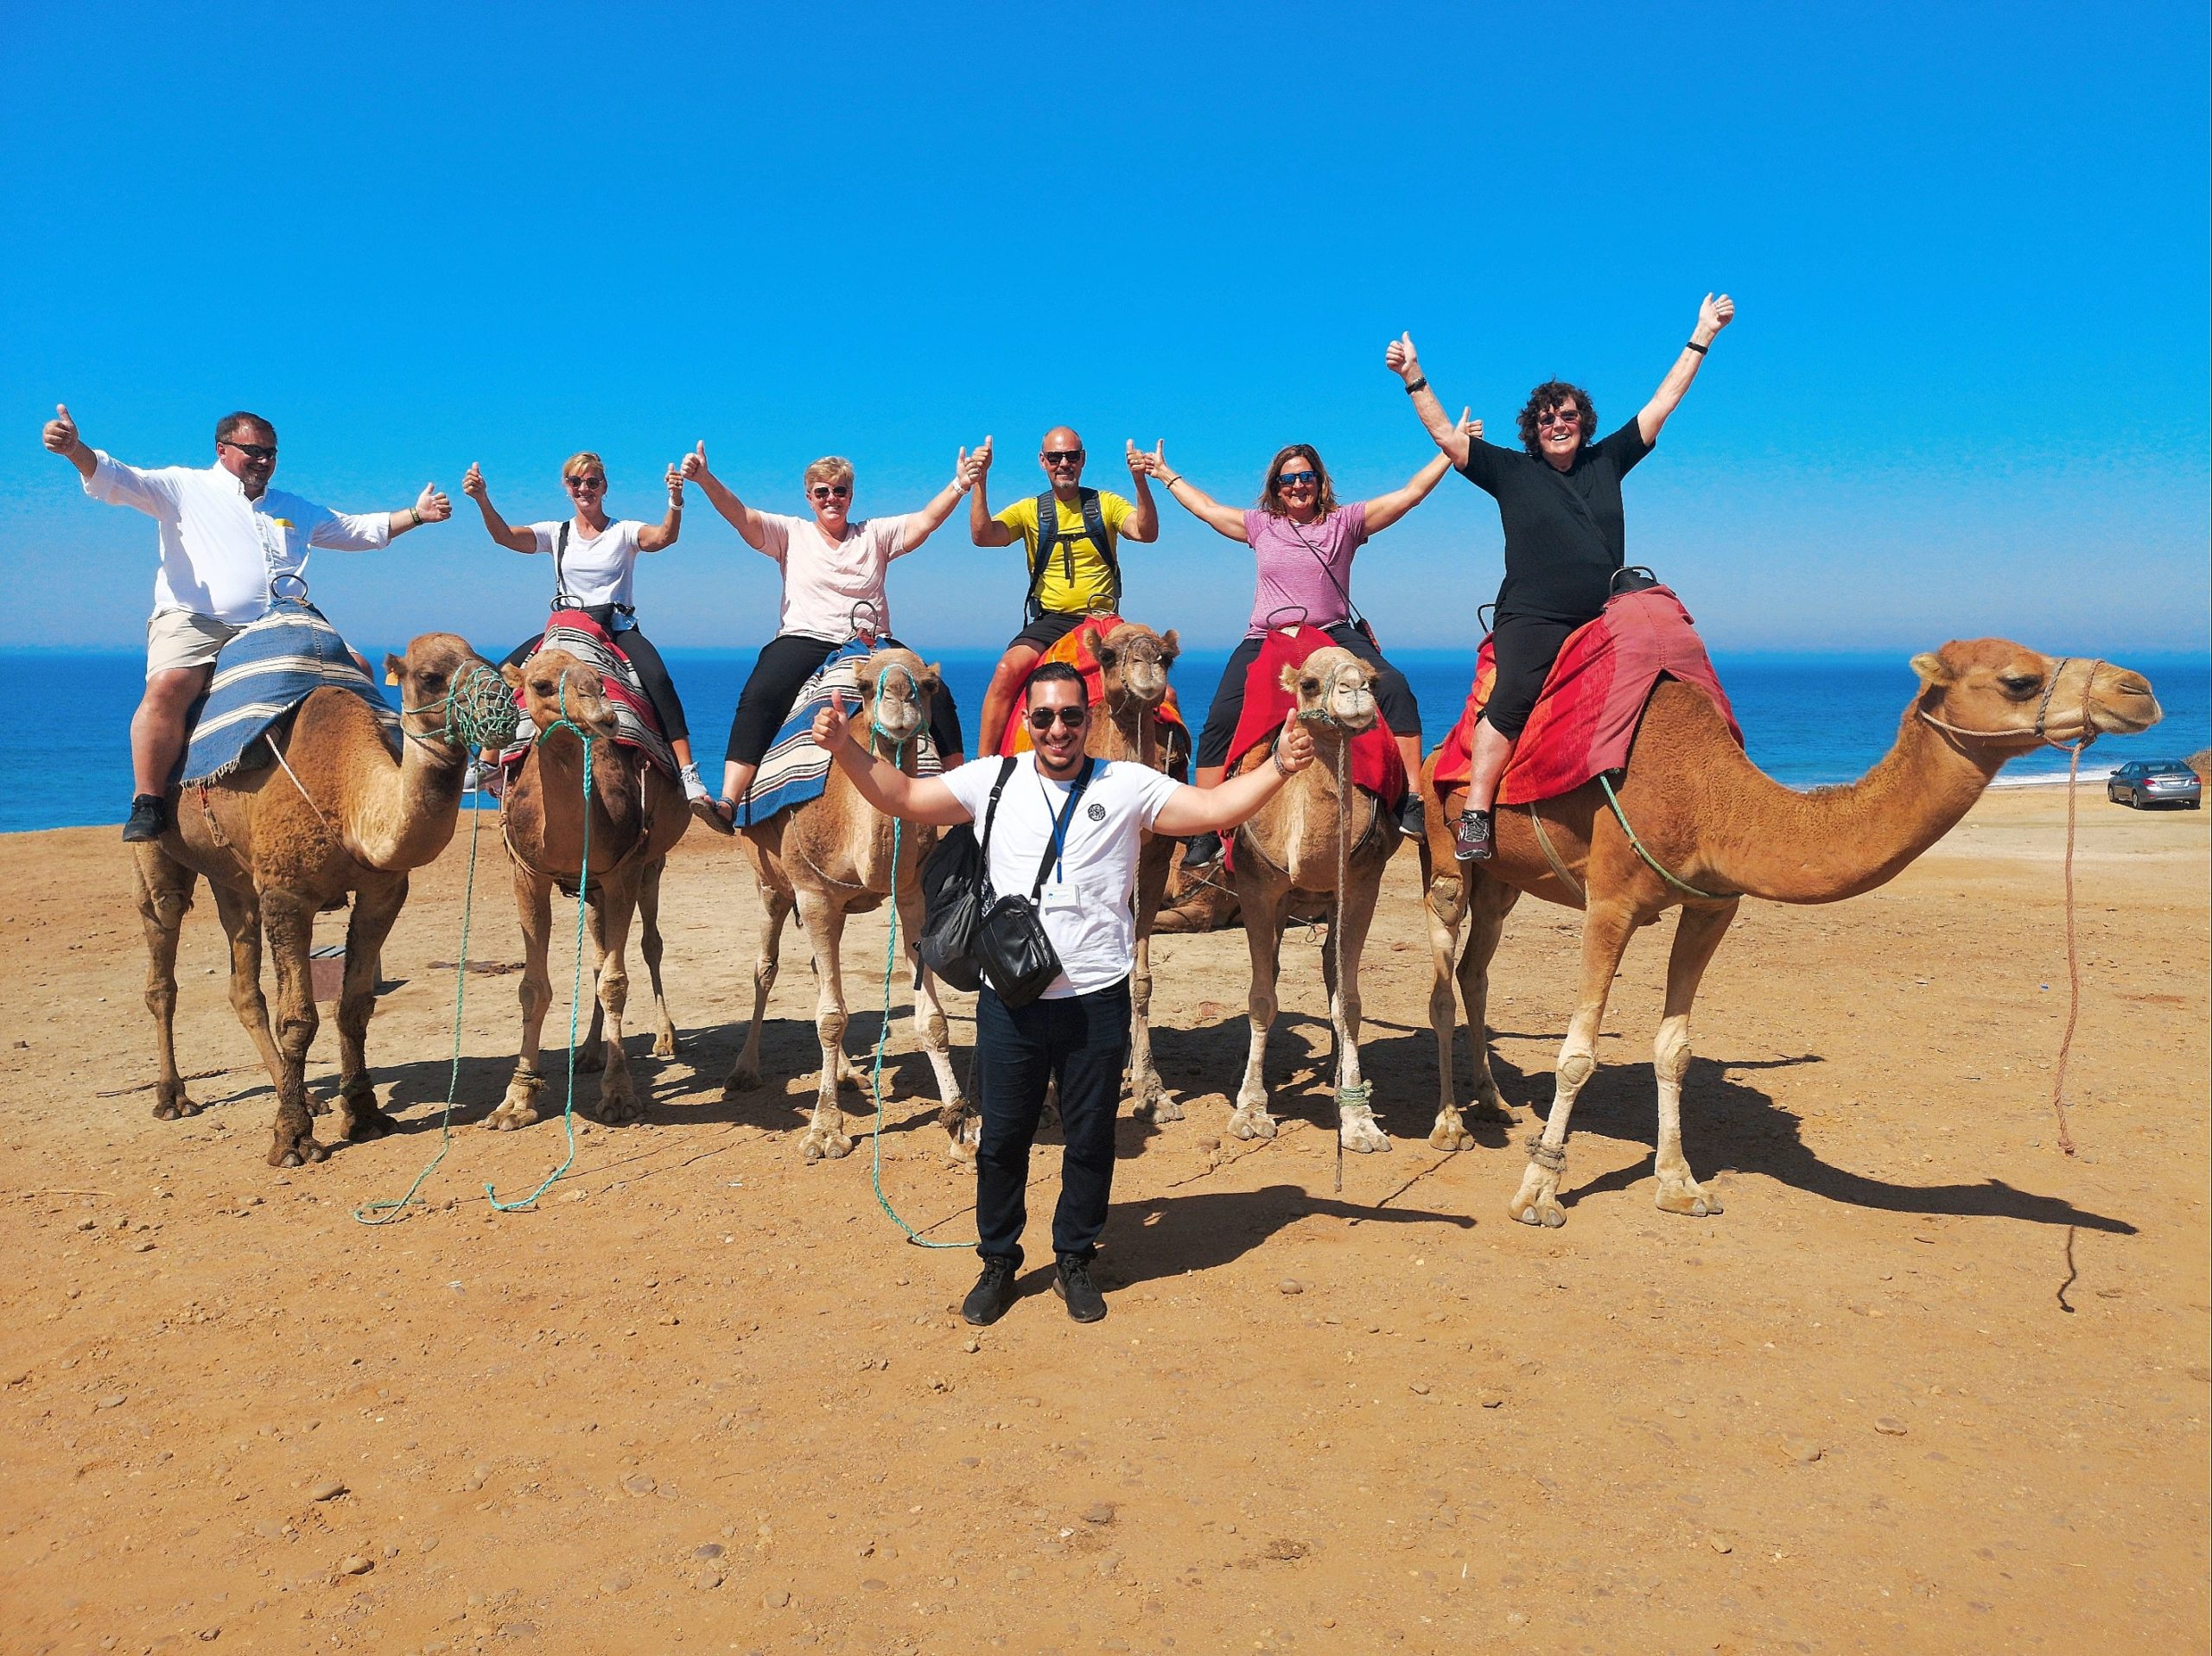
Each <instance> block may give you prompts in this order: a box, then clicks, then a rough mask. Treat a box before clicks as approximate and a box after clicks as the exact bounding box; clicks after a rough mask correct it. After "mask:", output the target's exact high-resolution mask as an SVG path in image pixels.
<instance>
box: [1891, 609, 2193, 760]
mask: <svg viewBox="0 0 2212 1656" xmlns="http://www.w3.org/2000/svg"><path fill="white" fill-rule="evenodd" d="M1912 670H1913V671H1914V672H1916V673H1917V674H1918V675H1919V676H1920V695H1919V697H1918V699H1917V700H1916V701H1915V702H1914V704H1913V707H1914V711H1915V712H1916V713H1918V714H1921V715H1923V717H1925V718H1926V719H1927V720H1929V722H1930V723H1932V724H1935V725H1936V727H1937V728H1938V729H1943V728H1945V727H1947V726H1948V731H1949V733H1951V734H1953V735H1954V736H1957V737H1963V738H1965V739H1975V738H1980V739H1985V740H1986V742H1987V746H1988V747H1989V749H1990V751H1992V752H1996V753H1999V754H2002V755H2004V756H2005V758H2011V757H2012V756H2013V755H2015V754H2018V753H2024V752H2028V751H2029V750H2030V749H2031V748H2035V747H2037V746H2041V745H2042V742H2043V739H2044V738H2048V739H2050V740H2051V741H2054V742H2074V741H2078V740H2080V739H2082V738H2083V737H2085V736H2088V737H2096V736H2132V735H2133V734H2135V733H2136V732H2138V731H2143V730H2148V729H2150V727H2151V726H2153V725H2155V724H2157V723H2158V720H2160V719H2162V718H2164V716H2165V715H2164V712H2163V710H2162V709H2161V708H2160V707H2159V706H2158V698H2157V697H2156V696H2154V695H2152V694H2151V682H2150V680H2148V679H2146V678H2145V677H2144V676H2142V675H2141V674H2140V673H2136V672H2131V671H2129V670H2128V669H2126V668H2124V667H2115V666H2113V663H2110V662H2106V661H2096V660H2094V659H2092V658H2090V657H2079V656H2077V657H2051V656H2045V655H2043V654H2040V653H2039V652H2037V651H2036V650H2031V649H2029V648H2028V647H2027V646H2026V645H2025V644H2013V643H2011V642H2010V641H2009V640H2006V639H2004V638H1973V639H1967V640H1963V641H1961V640H1959V639H1954V640H1952V641H1951V642H1950V643H1949V644H1945V645H1944V646H1943V647H1942V649H1941V650H1932V651H1929V653H1927V654H1924V655H1919V656H1915V657H1913V658H1912Z"/></svg>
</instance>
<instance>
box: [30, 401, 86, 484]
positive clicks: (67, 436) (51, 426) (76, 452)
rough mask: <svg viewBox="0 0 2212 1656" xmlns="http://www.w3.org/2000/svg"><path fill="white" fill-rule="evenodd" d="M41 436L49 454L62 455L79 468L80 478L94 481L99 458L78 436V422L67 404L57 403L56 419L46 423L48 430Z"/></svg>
mask: <svg viewBox="0 0 2212 1656" xmlns="http://www.w3.org/2000/svg"><path fill="white" fill-rule="evenodd" d="M40 436H41V440H42V441H44V442H45V444H46V452H47V453H48V454H59V455H60V456H61V458H62V459H64V460H67V461H68V462H69V464H70V465H72V466H75V467H76V468H77V475H78V476H79V477H81V478H83V479H85V480H86V482H88V483H89V482H90V481H91V480H92V473H93V471H94V469H95V468H97V467H98V466H99V456H98V455H96V454H93V453H92V450H91V449H90V448H89V447H86V443H85V440H84V439H83V438H82V437H79V435H77V422H75V421H74V420H73V419H71V418H70V417H69V409H68V407H67V404H65V403H55V404H54V418H52V419H51V420H48V422H46V429H45V430H44V431H43V432H41V434H40Z"/></svg>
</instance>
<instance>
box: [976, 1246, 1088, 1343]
mask: <svg viewBox="0 0 2212 1656" xmlns="http://www.w3.org/2000/svg"><path fill="white" fill-rule="evenodd" d="M1014 1298H1015V1294H1014V1261H1013V1260H1011V1259H986V1260H984V1261H983V1274H982V1276H980V1277H978V1278H976V1285H975V1286H974V1287H973V1288H970V1289H969V1291H968V1298H965V1299H963V1300H962V1301H961V1302H960V1315H961V1316H962V1317H964V1318H965V1319H967V1321H968V1322H969V1323H972V1324H974V1325H975V1326H976V1328H979V1329H982V1328H988V1327H989V1326H990V1325H991V1324H992V1323H995V1322H997V1321H998V1320H999V1318H1001V1317H1004V1316H1005V1315H1006V1311H1007V1306H1009V1305H1011V1304H1014ZM1099 1315H1100V1316H1102V1317H1103V1316H1104V1315H1105V1312H1104V1311H1103V1310H1101V1311H1100V1312H1099Z"/></svg>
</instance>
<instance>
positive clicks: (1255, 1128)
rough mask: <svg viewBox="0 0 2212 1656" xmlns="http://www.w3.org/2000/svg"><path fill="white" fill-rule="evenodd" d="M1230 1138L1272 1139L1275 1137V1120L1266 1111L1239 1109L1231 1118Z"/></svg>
mask: <svg viewBox="0 0 2212 1656" xmlns="http://www.w3.org/2000/svg"><path fill="white" fill-rule="evenodd" d="M1229 1131H1230V1136H1231V1137H1233V1138H1237V1139H1272V1138H1274V1136H1275V1122H1274V1117H1273V1116H1271V1115H1269V1114H1268V1113H1267V1112H1266V1111H1265V1110H1255V1109H1239V1110H1236V1111H1234V1112H1232V1113H1231V1114H1230V1118H1229Z"/></svg>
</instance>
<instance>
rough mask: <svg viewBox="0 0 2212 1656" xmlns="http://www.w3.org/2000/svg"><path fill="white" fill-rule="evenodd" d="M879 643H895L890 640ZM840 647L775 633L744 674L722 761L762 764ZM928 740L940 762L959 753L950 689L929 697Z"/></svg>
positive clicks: (942, 688)
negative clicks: (805, 691)
mask: <svg viewBox="0 0 2212 1656" xmlns="http://www.w3.org/2000/svg"><path fill="white" fill-rule="evenodd" d="M883 642H884V643H885V644H899V641H898V640H897V639H896V638H885V639H884V640H883ZM899 647H900V648H901V649H903V648H905V646H904V645H899ZM843 648H844V646H843V645H842V644H829V643H826V642H824V641H823V639H820V638H808V637H807V636H806V635H805V634H804V633H798V632H780V633H778V634H777V635H776V636H775V637H774V638H771V639H769V640H768V642H767V643H766V644H764V645H762V646H761V649H760V659H759V660H758V661H756V662H754V663H753V670H752V672H750V673H749V674H747V676H746V680H745V688H744V689H743V690H741V691H740V692H739V693H738V698H737V712H736V713H735V714H734V715H732V717H731V719H730V721H729V748H728V752H727V753H726V754H725V755H724V757H725V758H728V760H729V761H730V763H731V764H733V765H758V764H760V759H761V756H762V755H763V754H765V753H766V752H767V751H768V746H769V744H771V743H772V742H773V741H774V740H775V739H776V733H777V732H778V731H779V730H781V729H782V728H783V727H784V720H786V719H788V718H790V717H791V705H792V703H794V702H796V701H798V693H799V691H800V689H801V688H803V687H804V685H805V683H806V682H807V680H809V679H810V678H812V677H813V676H814V675H815V673H816V672H817V670H818V669H820V668H821V665H822V663H823V662H825V661H828V660H829V657H831V656H833V655H835V654H836V652H837V651H838V650H842V649H843ZM930 739H931V741H932V742H934V743H936V744H937V751H938V757H939V758H951V757H952V756H953V755H954V754H956V753H957V752H961V751H962V750H961V746H960V742H961V736H960V709H959V708H958V707H957V706H955V705H954V703H953V700H952V688H951V686H950V685H943V686H940V687H939V688H938V693H937V695H935V696H933V697H931V701H930Z"/></svg>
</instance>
